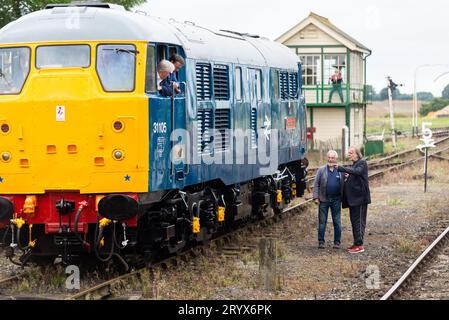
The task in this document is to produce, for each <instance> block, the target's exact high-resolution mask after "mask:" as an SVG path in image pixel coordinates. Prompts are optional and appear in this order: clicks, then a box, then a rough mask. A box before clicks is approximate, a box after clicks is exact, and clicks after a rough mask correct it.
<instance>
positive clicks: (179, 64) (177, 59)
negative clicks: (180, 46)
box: [168, 54, 186, 94]
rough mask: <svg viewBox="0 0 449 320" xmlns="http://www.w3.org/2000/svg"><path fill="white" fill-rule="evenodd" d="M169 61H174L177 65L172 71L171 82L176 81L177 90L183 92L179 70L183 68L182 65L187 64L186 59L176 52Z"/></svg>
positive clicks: (174, 64)
mask: <svg viewBox="0 0 449 320" xmlns="http://www.w3.org/2000/svg"><path fill="white" fill-rule="evenodd" d="M169 61H170V62H171V63H173V66H174V67H175V69H174V70H173V72H172V73H170V76H169V77H168V78H169V81H171V82H175V83H176V85H175V92H176V93H177V94H178V93H181V88H180V87H179V79H178V72H179V70H181V68H182V67H184V65H185V64H186V62H185V60H184V58H183V57H181V56H180V55H179V54H174V55H172V56H171V57H170V59H169Z"/></svg>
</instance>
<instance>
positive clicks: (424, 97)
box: [416, 92, 433, 101]
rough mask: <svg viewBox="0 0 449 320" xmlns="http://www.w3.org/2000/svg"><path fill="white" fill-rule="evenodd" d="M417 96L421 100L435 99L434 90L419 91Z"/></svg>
mask: <svg viewBox="0 0 449 320" xmlns="http://www.w3.org/2000/svg"><path fill="white" fill-rule="evenodd" d="M416 98H417V99H418V100H421V101H430V100H432V99H433V94H432V92H418V93H417V94H416Z"/></svg>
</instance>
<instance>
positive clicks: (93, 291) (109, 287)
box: [66, 147, 449, 300]
mask: <svg viewBox="0 0 449 320" xmlns="http://www.w3.org/2000/svg"><path fill="white" fill-rule="evenodd" d="M447 150H449V147H446V148H444V149H442V150H439V151H437V152H435V153H441V152H444V151H447ZM423 159H424V157H422V156H421V157H418V158H415V159H412V160H408V161H404V162H400V163H397V162H393V163H389V164H383V165H382V166H381V167H382V168H381V169H380V170H378V171H372V172H371V173H370V174H369V178H370V179H375V178H377V177H381V176H382V175H383V174H384V173H386V172H390V171H392V170H398V169H401V168H403V167H405V166H407V165H411V164H413V163H415V162H418V161H420V160H423ZM312 202H313V199H308V200H305V201H302V202H300V203H297V204H295V205H292V206H290V207H288V208H285V209H284V210H283V213H292V212H294V211H295V210H297V209H302V208H304V207H305V206H306V205H307V204H310V203H312ZM279 219H281V218H280V217H279V216H274V217H273V218H271V219H267V220H263V221H260V222H258V223H257V224H260V225H269V224H270V223H273V222H277V220H279ZM257 224H256V225H257ZM246 228H254V224H251V225H248V226H246ZM241 230H242V229H240V230H238V231H233V232H232V233H231V234H228V235H225V236H223V237H219V238H217V239H215V240H214V241H222V240H225V239H226V238H228V239H227V242H230V240H229V237H232V236H233V234H235V233H236V232H239V231H241ZM197 250H201V248H199V249H197ZM188 254H190V252H186V253H183V255H182V256H181V257H176V258H169V259H167V260H164V261H162V262H159V263H157V264H155V265H153V266H152V268H153V269H154V268H161V267H162V268H167V267H169V266H176V265H177V264H178V263H177V262H175V261H176V260H177V259H181V260H182V259H186V258H185V257H186V255H188ZM195 255H197V254H194V255H193V256H195ZM183 257H184V258H183ZM143 272H144V270H143V269H141V270H136V271H133V272H131V273H129V274H125V275H122V276H120V277H118V278H115V279H111V280H108V281H106V282H104V283H101V284H99V285H97V286H94V287H92V288H88V289H86V290H83V291H80V292H79V293H76V294H74V295H71V296H68V297H67V298H66V299H69V300H74V299H75V300H79V299H92V298H95V297H96V296H97V297H102V298H107V297H108V296H111V292H113V291H114V290H115V289H116V288H117V287H120V286H121V283H122V282H123V281H127V279H129V278H132V277H142V273H143ZM152 272H155V271H154V270H153V271H150V274H151V273H152ZM150 281H151V279H150ZM98 292H100V294H99V293H98Z"/></svg>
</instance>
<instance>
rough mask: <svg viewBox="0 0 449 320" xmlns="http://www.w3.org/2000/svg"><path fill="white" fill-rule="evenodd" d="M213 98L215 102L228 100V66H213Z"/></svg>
mask: <svg viewBox="0 0 449 320" xmlns="http://www.w3.org/2000/svg"><path fill="white" fill-rule="evenodd" d="M214 96H215V99H216V100H229V76H228V66H223V65H215V66H214Z"/></svg>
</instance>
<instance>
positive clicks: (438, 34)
mask: <svg viewBox="0 0 449 320" xmlns="http://www.w3.org/2000/svg"><path fill="white" fill-rule="evenodd" d="M138 9H141V10H144V11H146V12H148V13H149V14H151V15H155V16H159V17H166V18H174V19H176V20H179V21H185V20H188V21H193V22H195V23H196V24H197V25H201V26H204V27H209V28H212V29H228V30H236V31H242V32H248V33H255V34H259V35H263V36H266V37H268V38H270V39H273V40H274V39H275V38H277V37H278V36H280V35H281V34H282V33H284V32H285V31H287V30H288V29H290V28H291V27H293V26H294V25H296V24H297V23H298V22H300V21H301V20H302V19H304V18H305V17H306V16H307V15H308V14H309V12H310V11H313V12H315V13H317V14H319V15H322V16H325V17H327V18H329V19H330V20H331V22H332V23H334V24H335V25H336V26H337V27H339V28H340V29H342V30H344V31H345V32H346V33H348V34H349V35H351V36H353V37H354V38H356V39H357V40H358V41H360V42H361V43H363V44H364V45H365V46H367V47H368V48H370V49H371V50H372V51H373V55H372V56H371V57H369V58H368V73H367V77H368V79H367V82H368V84H372V85H374V87H375V88H376V89H377V91H379V90H380V89H381V88H382V87H385V84H386V80H385V79H386V77H387V76H388V75H390V76H391V77H392V78H393V80H394V81H395V82H396V83H403V84H404V85H405V87H404V88H401V92H403V93H406V92H408V93H412V91H413V78H414V72H415V68H416V67H417V66H420V65H423V64H443V65H446V66H433V67H427V68H422V69H420V70H419V71H418V81H417V88H418V91H432V92H433V93H434V94H435V95H438V96H439V95H440V94H441V91H442V89H443V88H444V86H445V85H446V84H448V83H449V41H448V40H447V38H448V36H449V25H448V23H447V19H448V18H447V17H448V14H449V2H448V1H447V0H427V1H422V0H408V1H404V0H401V1H398V0H375V1H374V0H363V1H361V0H344V1H330V0H315V1H311V0H309V1H301V0H276V1H268V0H222V1H217V0H215V1H213V0H182V1H181V0H169V1H167V0H148V1H147V3H146V4H144V5H141V6H140V7H138ZM445 72H448V74H445V75H442V74H444V73H445ZM441 75H442V76H441ZM438 76H440V78H439V79H438V80H437V81H434V80H435V79H436V78H437V77H438Z"/></svg>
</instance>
